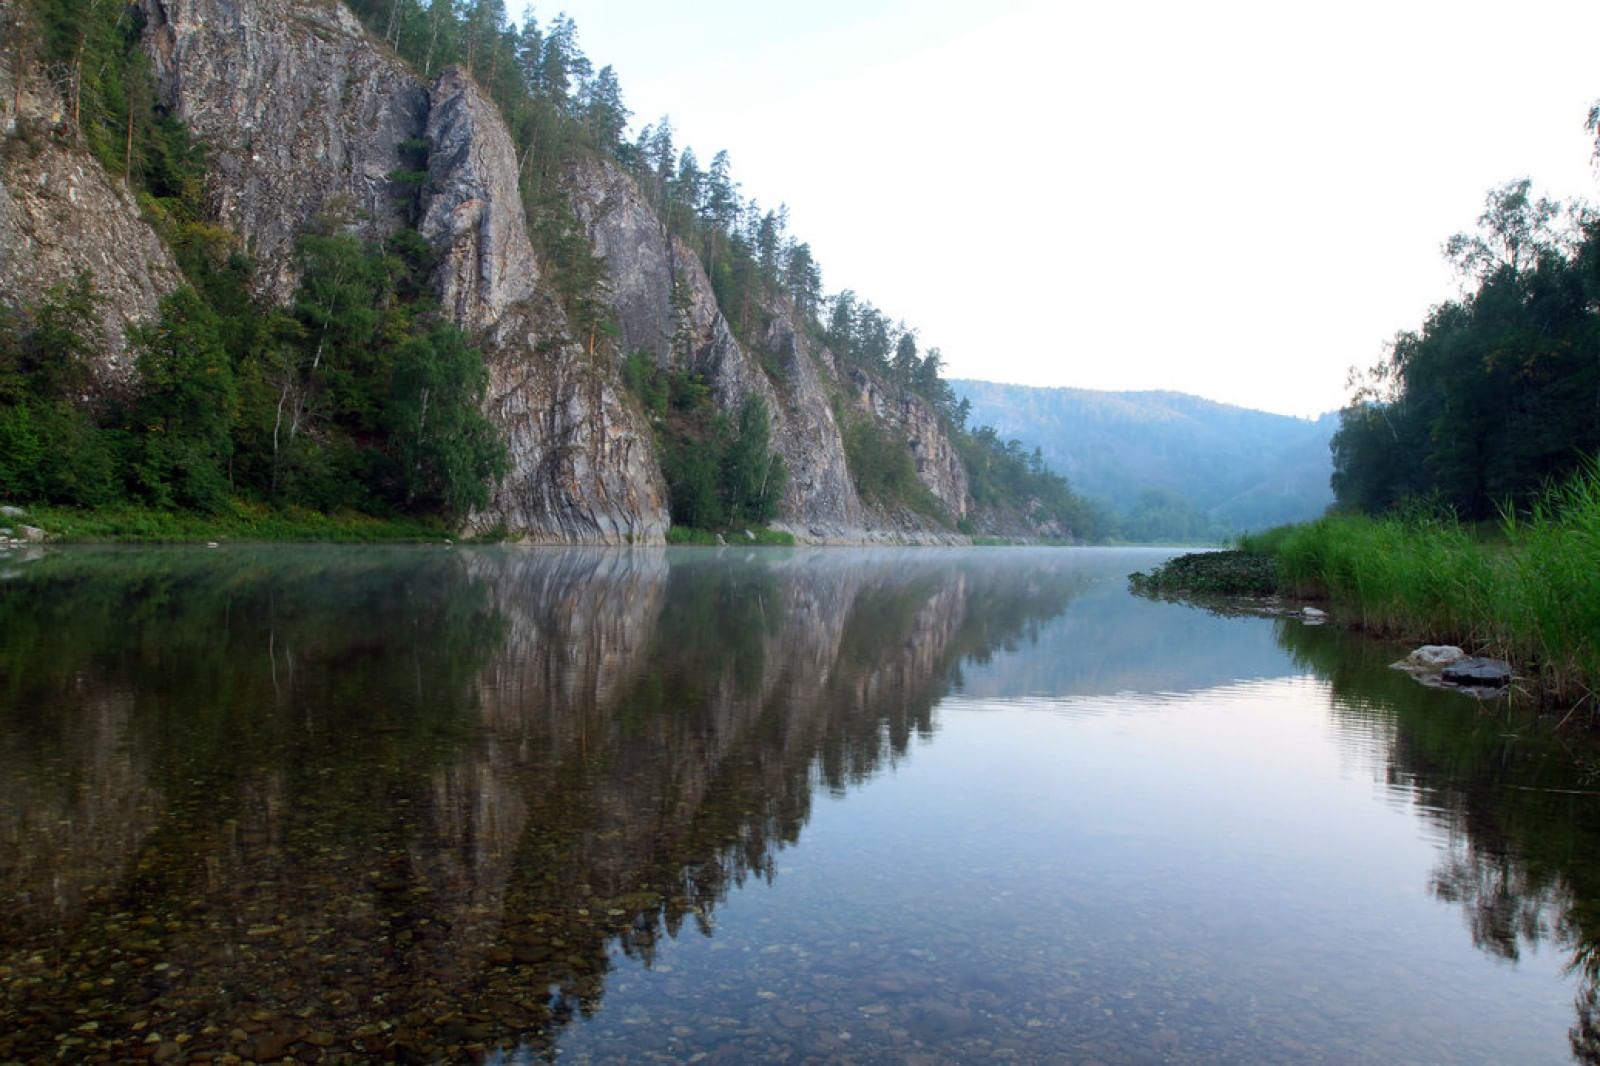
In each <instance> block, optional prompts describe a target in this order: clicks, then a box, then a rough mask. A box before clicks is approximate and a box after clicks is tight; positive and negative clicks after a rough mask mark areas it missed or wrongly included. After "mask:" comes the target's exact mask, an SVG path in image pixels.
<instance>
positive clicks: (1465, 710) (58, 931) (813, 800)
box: [0, 547, 1600, 1063]
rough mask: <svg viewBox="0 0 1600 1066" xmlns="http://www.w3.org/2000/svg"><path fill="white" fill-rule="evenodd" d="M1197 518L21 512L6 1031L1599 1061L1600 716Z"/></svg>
mask: <svg viewBox="0 0 1600 1066" xmlns="http://www.w3.org/2000/svg"><path fill="white" fill-rule="evenodd" d="M1159 557H1160V554H1159V553H1154V552H1148V551H1135V550H1095V549H1054V550H1022V549H1008V550H980V551H943V550H932V549H922V550H915V551H893V550H881V551H878V550H873V551H868V550H862V551H854V550H829V551H810V552H808V551H789V552H785V551H760V552H754V551H741V550H737V549H733V550H726V551H722V552H720V553H719V552H711V551H707V552H696V551H683V552H673V551H666V552H663V551H635V552H581V551H559V550H517V549H482V550H478V549H474V550H453V551H452V550H445V549H438V548H405V549H383V550H371V549H314V548H279V547H273V548H249V547H237V548H225V549H222V550H217V551H204V550H194V549H175V550H88V549H81V550H59V551H52V552H49V553H48V554H45V555H43V556H42V557H29V558H26V559H24V558H22V557H19V556H17V555H14V554H13V555H11V556H8V557H3V558H0V1062H9V1061H44V1060H50V1061H57V1060H60V1061H83V1060H92V1059H96V1058H99V1059H102V1060H110V1061H122V1060H129V1059H135V1058H149V1059H154V1060H156V1061H162V1062H169V1061H170V1062H181V1061H186V1060H195V1059H215V1058H221V1057H222V1056H226V1055H234V1056H239V1057H240V1058H242V1059H244V1060H245V1061H250V1060H260V1061H269V1060H270V1061H279V1060H281V1059H282V1058H284V1057H285V1056H294V1057H295V1058H296V1059H298V1060H300V1061H318V1060H319V1059H325V1060H333V1061H338V1060H361V1059H367V1058H370V1057H382V1058H388V1059H396V1060H399V1061H403V1062H432V1061H461V1060H466V1061H489V1062H521V1061H537V1060H541V1059H546V1058H560V1059H561V1060H564V1061H575V1062H589V1061H595V1062H599V1061H630V1062H641V1061H656V1060H660V1061H685V1060H687V1061H709V1062H746V1061H751V1060H755V1059H779V1060H788V1061H793V1062H803V1061H841V1062H848V1061H857V1062H877V1061H910V1062H974V1061H987V1060H1001V1061H1004V1060H1013V1061H1023V1062H1039V1061H1050V1062H1057V1061H1069V1062H1070V1061H1081V1062H1100V1063H1123V1062H1323V1061H1326V1062H1341V1063H1343V1062H1358V1063H1359V1062H1373V1063H1403V1062H1419V1063H1430V1062H1497V1063H1504V1062H1519V1063H1525V1062H1570V1061H1573V1060H1574V1059H1576V1060H1577V1061H1580V1062H1585V1063H1588V1062H1600V1003H1597V994H1596V991H1595V988H1596V971H1597V960H1600V953H1597V951H1596V948H1595V945H1596V944H1597V943H1600V780H1596V774H1595V773H1593V772H1592V770H1591V767H1593V766H1595V765H1596V764H1595V761H1594V758H1593V755H1592V753H1591V752H1590V751H1589V750H1588V749H1584V748H1581V747H1578V746H1575V742H1574V741H1572V740H1570V739H1568V740H1566V741H1559V740H1557V739H1555V738H1553V737H1552V736H1551V735H1550V734H1549V733H1548V732H1546V731H1544V730H1543V729H1541V728H1540V727H1539V726H1538V725H1536V724H1532V723H1531V722H1530V721H1529V720H1527V719H1525V718H1523V717H1521V716H1520V715H1517V714H1513V713H1509V712H1507V711H1506V710H1504V709H1501V708H1494V707H1489V708H1484V707H1480V706H1479V705H1477V704H1474V703H1471V702H1469V701H1468V700H1466V699H1464V698H1462V697H1459V696H1454V695H1451V694H1447V693H1439V692H1432V691H1429V690H1426V689H1422V688H1420V687H1418V686H1415V685H1414V684H1413V683H1411V682H1410V681H1409V680H1408V679H1406V678H1404V677H1402V676H1401V675H1399V674H1397V673H1395V672H1393V671H1390V670H1388V669H1387V667H1386V665H1385V664H1386V663H1387V662H1389V661H1390V660H1391V659H1393V658H1394V657H1395V656H1396V652H1395V650H1394V649H1393V648H1389V647H1384V646H1381V645H1377V644H1374V643H1370V642H1365V641H1362V640H1360V639H1358V638H1355V637H1352V636H1350V635H1349V634H1344V633H1340V632H1337V631H1330V630H1319V629H1312V628H1308V627H1304V626H1302V625H1300V624H1299V623H1296V622H1289V621H1281V620H1272V619H1263V618H1226V617H1219V616H1217V615H1213V614H1210V613H1207V612H1205V611H1202V610H1198V609H1195V608H1192V607H1186V606H1181V605H1175V604H1166V603H1157V602H1151V601H1146V600H1140V599H1135V598H1133V597H1131V596H1129V595H1128V594H1127V592H1126V591H1125V586H1124V577H1125V575H1126V574H1127V573H1128V572H1129V571H1130V570H1133V569H1142V568H1145V567H1147V566H1149V565H1150V564H1151V563H1153V562H1155V561H1157V560H1158V559H1159Z"/></svg>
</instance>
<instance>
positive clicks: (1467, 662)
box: [1440, 656, 1511, 688]
mask: <svg viewBox="0 0 1600 1066" xmlns="http://www.w3.org/2000/svg"><path fill="white" fill-rule="evenodd" d="M1440 676H1441V677H1442V678H1443V679H1444V681H1445V682H1447V683H1448V684H1452V685H1472V686H1478V687H1485V688H1504V687H1505V686H1506V685H1509V684H1511V664H1510V663H1508V662H1506V661H1504V660H1502V659H1484V658H1480V657H1477V656H1473V657H1471V658H1464V659H1460V660H1458V661H1456V662H1453V663H1451V664H1450V665H1449V666H1446V667H1445V668H1444V672H1443V673H1442V674H1441V675H1440Z"/></svg>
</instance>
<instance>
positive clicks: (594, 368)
mask: <svg viewBox="0 0 1600 1066" xmlns="http://www.w3.org/2000/svg"><path fill="white" fill-rule="evenodd" d="M427 129H428V138H429V141H430V142H431V145H432V148H431V151H430V154H429V161H428V187H427V190H426V191H425V193H424V205H425V206H424V209H423V212H422V221H421V223H420V225H419V227H418V229H419V231H420V232H421V233H422V235H423V236H424V237H425V238H427V240H428V241H429V243H430V244H432V245H433V247H434V248H435V249H436V250H437V251H438V252H439V256H440V263H439V267H438V270H437V273H436V274H435V276H434V284H435V286H436V287H437V289H438V291H439V294H440V296H441V297H442V299H443V300H444V304H445V307H446V308H447V309H449V310H450V311H451V312H452V314H453V315H454V317H455V320H456V322H457V323H458V324H459V325H461V326H462V327H463V328H465V329H467V330H468V331H469V332H472V333H473V334H474V335H476V336H477V337H478V339H479V342H480V344H481V345H482V346H483V348H484V352H485V355H486V357H487V359H488V367H489V395H488V398H487V403H486V411H487V413H488V415H489V417H490V418H491V419H493V420H494V422H495V424H496V425H498V426H499V427H500V429H501V432H502V434H503V435H504V437H505V441H506V445H507V448H508V449H509V451H510V458H511V473H510V474H509V475H508V476H507V477H506V479H505V480H504V481H503V482H502V483H501V484H500V485H499V486H498V487H497V488H496V490H495V493H494V498H493V499H492V500H491V502H490V504H489V506H488V507H487V508H485V509H484V510H483V511H482V512H480V513H478V514H474V515H472V516H471V518H470V519H469V520H468V523H467V528H468V529H469V530H470V531H473V532H482V531H485V530H488V529H492V528H494V527H496V526H499V527H502V528H504V529H505V530H506V531H507V532H508V533H510V534H512V535H513V536H516V537H519V538H524V539H528V540H536V541H552V542H565V543H585V544H620V543H647V542H654V541H660V540H661V539H662V538H663V537H664V536H665V535H666V528H667V508H666V489H665V486H664V485H663V483H662V481H661V475H660V471H659V468H658V466H657V463H656V459H655V454H654V451H653V448H652V443H651V437H650V429H649V427H648V426H646V425H645V424H644V423H643V421H642V416H641V415H640V414H639V412H638V409H637V407H636V406H634V405H632V404H630V403H628V402H627V401H626V398H625V397H624V396H623V395H622V393H621V391H620V389H619V388H618V385H617V382H616V368H615V367H613V366H611V365H610V364H609V362H608V361H607V360H604V359H602V358H597V357H595V356H593V355H591V354H590V353H589V352H588V351H586V349H585V348H584V347H583V346H581V345H579V344H577V343H574V342H573V341H572V340H571V338H570V337H569V333H570V330H569V328H568V322H567V319H566V316H565V315H564V314H563V313H562V311H561V308H560V305H559V304H558V303H557V301H556V300H555V299H554V298H553V297H552V296H550V294H549V293H548V292H547V291H545V290H544V289H543V288H541V287H540V286H539V284H538V280H539V272H538V263H537V258H536V256H535V253H534V250H533V244H532V242H531V241H530V240H529V238H528V222H527V216H526V215H525V214H524V212H523V207H522V197H521V194H520V193H519V192H518V188H517V171H516V152H515V149H514V148H513V147H512V143H511V136H510V134H509V133H508V132H507V131H506V128H505V125H504V123H503V122H502V121H501V119H500V114H499V111H498V110H497V109H496V108H495V106H494V104H493V103H492V102H491V101H490V100H488V99H487V98H486V97H485V96H484V95H483V94H482V93H481V92H480V91H479V90H478V88H477V87H476V86H475V85H474V84H473V83H472V81H471V79H470V78H468V77H467V76H466V74H465V73H464V72H462V71H460V70H458V69H450V70H446V71H445V72H444V73H443V74H441V75H440V76H439V79H438V81H437V82H436V83H435V85H434V87H433V90H432V93H431V107H430V111H429V118H428V127H427Z"/></svg>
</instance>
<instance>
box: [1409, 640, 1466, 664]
mask: <svg viewBox="0 0 1600 1066" xmlns="http://www.w3.org/2000/svg"><path fill="white" fill-rule="evenodd" d="M1466 657H1467V653H1466V652H1464V651H1462V650H1461V649H1460V648H1458V647H1456V646H1455V645H1454V644H1424V645H1423V646H1422V647H1420V648H1418V649H1417V650H1416V651H1414V652H1412V653H1411V654H1410V655H1408V656H1406V659H1405V661H1406V664H1407V665H1408V666H1410V667H1412V668H1416V669H1423V670H1442V669H1444V668H1445V667H1446V666H1449V665H1450V664H1451V663H1454V662H1458V661H1460V660H1461V659H1465V658H1466Z"/></svg>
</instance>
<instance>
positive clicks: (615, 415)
mask: <svg viewBox="0 0 1600 1066" xmlns="http://www.w3.org/2000/svg"><path fill="white" fill-rule="evenodd" d="M564 328H565V320H564V318H563V317H562V315H561V311H560V308H559V307H557V306H555V304H554V301H552V300H549V299H548V298H546V297H543V296H536V297H534V298H533V299H530V300H528V301H526V302H524V303H523V304H521V305H518V306H517V307H515V308H513V309H512V311H511V312H510V314H508V315H507V316H506V317H505V318H504V319H502V320H501V321H500V322H498V323H497V324H496V326H495V332H494V337H495V343H494V344H493V345H492V346H491V347H490V348H489V349H488V352H487V355H488V366H489V393H488V397H487V401H486V405H485V407H486V412H487V414H488V415H489V417H490V419H492V420H493V421H494V423H495V424H496V425H497V426H499V427H500V430H501V432H502V434H503V435H504V438H505V441H506V446H507V448H508V449H509V451H510V459H511V472H510V474H508V475H507V476H506V478H505V479H504V480H503V481H502V482H501V483H500V485H498V486H497V487H496V489H495V491H494V496H493V498H492V499H491V501H490V503H489V506H488V507H487V508H485V509H484V510H482V511H480V512H477V513H475V514H473V515H471V516H470V517H469V518H468V520H467V523H466V531H467V532H470V533H482V532H486V531H488V530H491V529H494V528H496V527H500V528H502V529H504V530H505V531H506V532H508V533H509V534H511V535H512V536H513V537H516V538H518V539H522V540H529V541H534V542H545V543H567V544H625V543H631V544H644V543H659V542H660V541H661V540H662V539H663V538H664V537H665V536H666V530H667V524H668V517H667V500H666V487H665V485H664V484H663V483H662V481H661V474H660V470H659V468H658V466H657V464H656V459H655V454H654V451H653V449H652V446H651V441H650V436H649V430H648V428H646V427H643V426H641V425H640V424H639V415H638V413H637V408H636V407H634V406H633V405H631V404H629V403H627V402H626V401H625V399H624V398H623V396H622V394H621V392H620V390H619V388H618V386H617V385H616V383H615V378H614V372H613V371H612V370H611V368H609V367H602V366H596V365H595V363H594V361H593V360H592V359H590V358H589V357H588V356H587V355H586V353H585V352H584V349H583V348H582V347H581V346H580V345H578V344H575V343H573V342H571V341H570V340H565V339H558V340H550V339H549V338H551V337H559V336H560V334H561V331H562V330H564Z"/></svg>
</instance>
